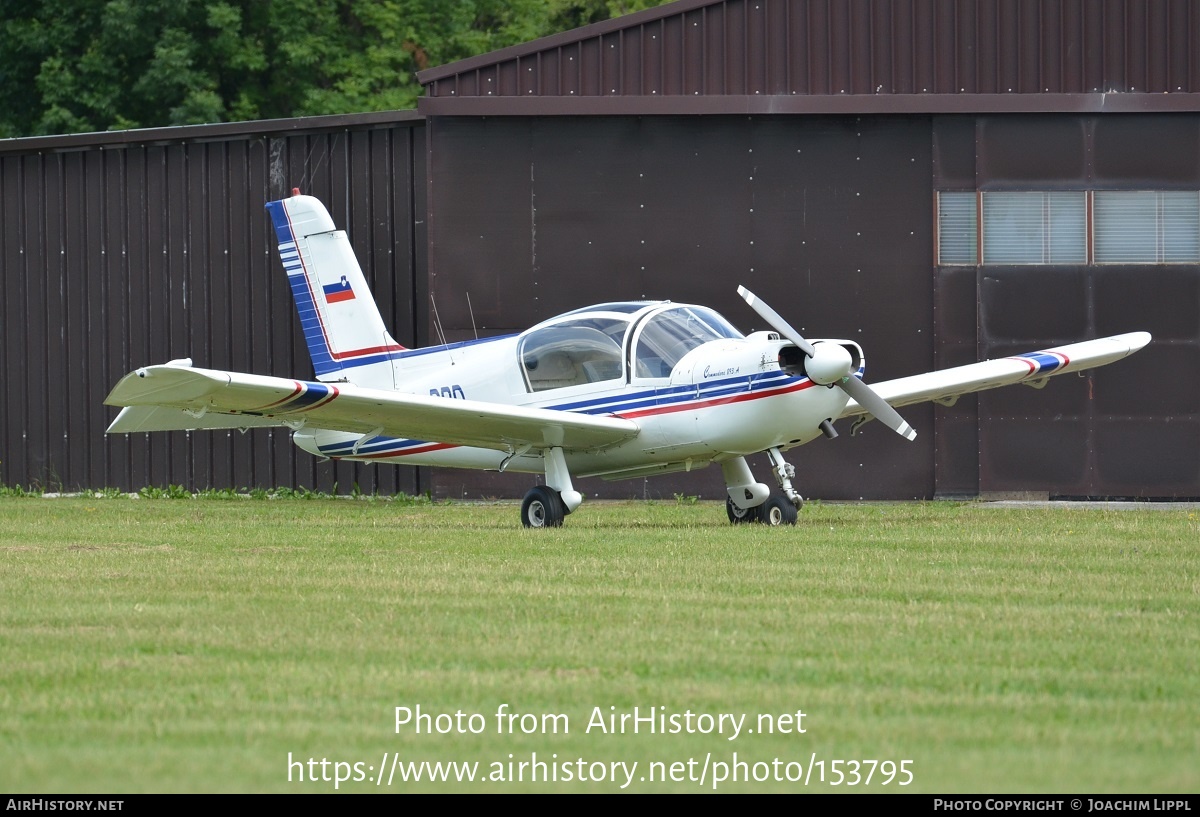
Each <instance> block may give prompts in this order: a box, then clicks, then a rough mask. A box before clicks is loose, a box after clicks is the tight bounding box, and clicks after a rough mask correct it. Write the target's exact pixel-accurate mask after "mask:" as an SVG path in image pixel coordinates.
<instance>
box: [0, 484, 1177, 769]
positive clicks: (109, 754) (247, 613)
mask: <svg viewBox="0 0 1200 817" xmlns="http://www.w3.org/2000/svg"><path fill="white" fill-rule="evenodd" d="M1198 515H1200V514H1197V512H1195V511H1194V510H1192V511H1189V510H1186V509H1185V510H1177V509H1176V510H1161V509H1152V508H1150V509H1133V510H1111V509H1104V508H1079V509H1076V508H1063V507H1041V508H1028V509H1026V508H995V507H988V506H984V505H980V504H974V503H926V504H860V505H842V504H811V505H809V506H806V507H805V508H804V510H803V511H802V512H801V515H800V522H799V524H798V525H797V526H796V527H795V528H789V529H767V528H762V527H760V526H738V527H733V526H730V525H729V524H728V523H727V521H726V519H725V512H724V509H723V507H722V506H720V505H718V504H714V503H707V502H699V503H695V502H688V501H686V500H685V501H681V502H666V503H657V504H655V503H645V502H630V503H611V504H609V503H596V502H592V503H585V505H584V507H582V508H581V509H580V510H579V511H578V512H577V513H575V514H573V515H572V516H570V517H568V519H567V524H566V526H565V527H564V528H562V529H558V530H542V531H528V530H524V529H522V528H521V527H520V526H519V522H518V519H517V508H516V506H515V505H513V504H511V503H505V504H496V505H469V504H449V505H442V504H435V505H430V504H415V505H412V504H410V505H405V504H400V503H393V502H384V501H361V500H360V501H353V500H330V499H313V500H307V501H305V500H299V499H294V500H271V501H268V500H250V499H243V500H226V501H220V500H216V499H192V500H189V499H137V500H134V499H111V498H107V499H105V498H95V499H87V498H70V499H62V498H60V499H46V498H9V499H2V500H0V757H2V758H3V762H0V791H8V792H44V793H69V792H79V793H83V792H91V793H107V792H112V793H135V792H269V791H281V792H304V791H316V792H326V791H333V790H334V789H335V786H336V788H337V790H339V791H348V792H354V791H385V790H388V791H396V792H400V791H434V792H451V791H463V790H469V791H478V792H485V791H514V792H515V791H534V792H540V791H546V792H550V791H569V792H618V791H622V790H624V791H638V792H651V791H684V792H692V791H713V790H716V791H742V792H759V791H762V792H767V791H773V792H778V791H814V792H832V791H844V792H887V791H902V792H925V793H1001V792H1013V793H1047V792H1075V793H1114V792H1118V793H1152V792H1154V793H1170V792H1175V793H1186V792H1196V791H1200V705H1198V702H1200V615H1198V614H1200V519H1198V518H1197V517H1198ZM398 707H399V708H400V718H399V720H401V721H403V723H402V724H401V725H399V726H398V725H397V720H398V717H397V708H398ZM418 708H419V713H420V715H422V716H424V717H417V715H418ZM635 708H636V710H635ZM498 712H499V713H500V717H497V713H498ZM800 713H803V715H801V714H800ZM510 715H514V716H516V717H508V716H510ZM622 715H624V716H625V718H624V730H623V731H622V728H621V727H622V717H621V716H622ZM634 715H637V716H638V719H636V720H635V719H634V717H633V716H634ZM439 716H440V717H439ZM635 727H636V732H635V731H634V730H635ZM802 730H803V731H802ZM310 761H311V762H310ZM322 761H324V763H322ZM424 761H428V762H429V763H430V764H433V763H442V764H447V763H451V762H452V763H453V764H455V765H454V766H446V765H443V766H440V767H434V766H421V765H420V764H421V763H422V762H424ZM410 763H413V764H417V765H413V766H410V765H408V764H410ZM523 763H524V764H525V765H524V766H522V765H521V764H523ZM355 764H357V765H355ZM460 764H461V765H460ZM471 764H476V765H474V766H472V765H471ZM539 764H540V765H539ZM635 764H636V765H635ZM722 764H723V765H722ZM889 764H890V765H889ZM381 770H382V773H381ZM417 774H420V775H421V777H422V779H421V780H419V781H417V780H413V779H409V780H408V781H405V780H404V778H405V777H406V776H408V777H410V778H412V777H415V776H416V775H417ZM430 774H435V775H446V776H449V778H450V779H449V780H445V781H443V780H433V781H431V780H429V779H428V776H429V775H430ZM471 776H474V780H473V781H471V782H468V781H467V780H466V778H467V777H471ZM314 777H315V778H316V779H315V780H313V779H312V778H314ZM457 777H462V778H463V779H462V780H458V779H456V778H457ZM868 777H870V780H869V782H868V779H867V778H868ZM289 778H290V779H289ZM580 778H583V779H582V780H581V779H580Z"/></svg>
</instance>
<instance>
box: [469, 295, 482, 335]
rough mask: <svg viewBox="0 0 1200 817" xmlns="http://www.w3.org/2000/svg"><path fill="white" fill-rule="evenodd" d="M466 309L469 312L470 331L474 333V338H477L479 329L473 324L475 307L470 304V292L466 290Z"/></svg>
mask: <svg viewBox="0 0 1200 817" xmlns="http://www.w3.org/2000/svg"><path fill="white" fill-rule="evenodd" d="M467 311H468V312H470V313H471V331H473V332H474V333H475V340H479V329H478V328H477V327H476V326H475V308H474V307H472V306H471V293H469V292H467Z"/></svg>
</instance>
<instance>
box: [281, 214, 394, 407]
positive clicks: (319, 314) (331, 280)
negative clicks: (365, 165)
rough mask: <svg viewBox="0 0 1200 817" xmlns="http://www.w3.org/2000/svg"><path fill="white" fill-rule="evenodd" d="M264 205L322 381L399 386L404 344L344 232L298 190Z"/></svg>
mask: <svg viewBox="0 0 1200 817" xmlns="http://www.w3.org/2000/svg"><path fill="white" fill-rule="evenodd" d="M266 206H267V211H268V213H270V216H271V222H272V224H273V225H274V226H275V233H276V237H277V239H278V241H279V257H280V260H281V261H282V262H283V268H284V271H285V272H287V277H288V284H289V286H290V287H291V290H292V297H293V298H294V300H295V302H296V310H297V312H298V313H299V315H300V327H301V329H302V330H303V332H304V340H305V342H306V343H307V344H308V352H309V355H310V357H311V358H312V362H313V369H314V370H315V371H316V376H317V380H321V381H330V380H345V381H347V382H350V383H356V384H358V385H360V386H368V387H372V388H386V389H392V388H395V386H396V383H395V372H394V367H393V361H394V360H395V359H396V358H397V357H398V356H399V354H400V353H402V352H403V351H404V350H405V348H404V347H403V346H401V345H400V344H398V343H397V342H396V341H395V339H394V338H392V336H391V334H390V333H389V332H388V330H387V327H386V326H385V325H384V322H383V317H382V316H381V315H380V314H379V307H378V306H377V305H376V303H375V299H374V297H373V296H372V294H371V291H370V289H369V288H368V286H367V280H366V278H365V277H364V276H363V273H362V268H361V267H360V266H359V264H358V259H357V258H355V256H354V250H353V248H351V246H350V240H349V238H347V236H346V232H345V231H344V230H338V229H337V228H336V227H335V225H334V223H333V219H332V218H331V217H330V215H329V211H328V210H326V209H325V205H323V204H322V203H321V201H320V200H319V199H317V198H314V197H313V196H304V195H301V194H300V192H299V191H298V190H296V191H293V195H292V196H291V197H290V198H286V199H281V200H280V201H271V202H267V205H266Z"/></svg>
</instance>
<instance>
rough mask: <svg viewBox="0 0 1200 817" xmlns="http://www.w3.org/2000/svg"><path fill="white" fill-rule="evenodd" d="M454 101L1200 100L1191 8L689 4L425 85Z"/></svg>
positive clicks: (941, 1)
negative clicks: (1189, 96) (1140, 96)
mask: <svg viewBox="0 0 1200 817" xmlns="http://www.w3.org/2000/svg"><path fill="white" fill-rule="evenodd" d="M422 81H424V82H426V83H427V92H428V95H429V96H430V97H432V98H444V97H459V98H461V97H487V96H502V97H538V96H551V97H570V96H580V97H588V96H700V97H712V96H723V95H739V96H753V95H772V96H782V95H792V94H796V95H841V94H867V95H874V94H884V95H887V94H1007V93H1019V94H1045V93H1051V94H1085V93H1097V92H1113V93H1128V92H1137V93H1149V94H1157V93H1163V92H1168V91H1169V92H1184V93H1194V92H1198V91H1200V5H1198V4H1196V3H1194V2H1189V0H978V2H976V0H971V1H970V2H966V1H965V0H964V1H963V2H951V1H950V0H721V1H720V2H712V1H711V0H694V1H690V0H684V1H683V2H678V3H672V4H669V5H667V6H663V7H660V8H657V9H651V10H648V11H646V12H642V13H640V14H638V15H631V16H629V17H626V18H618V19H616V20H612V21H609V22H608V23H605V24H599V25H597V26H593V27H590V28H588V29H582V30H580V31H579V32H569V33H567V34H563V35H558V36H557V37H550V38H547V39H545V40H539V41H536V42H534V43H529V44H526V45H522V46H516V47H514V48H512V49H508V50H507V51H505V52H500V53H498V54H493V55H487V56H486V57H480V58H476V59H475V60H464V61H462V62H460V63H456V64H454V65H452V66H446V67H443V68H436V69H430V70H429V71H426V72H424V73H423V74H422Z"/></svg>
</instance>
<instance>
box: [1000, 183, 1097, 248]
mask: <svg viewBox="0 0 1200 817" xmlns="http://www.w3.org/2000/svg"><path fill="white" fill-rule="evenodd" d="M983 263H985V264H1084V263H1087V194H1086V193H1084V192H1046V191H1034V192H1027V191H1021V192H996V193H984V194H983Z"/></svg>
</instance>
